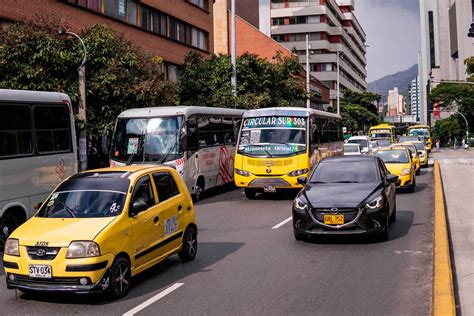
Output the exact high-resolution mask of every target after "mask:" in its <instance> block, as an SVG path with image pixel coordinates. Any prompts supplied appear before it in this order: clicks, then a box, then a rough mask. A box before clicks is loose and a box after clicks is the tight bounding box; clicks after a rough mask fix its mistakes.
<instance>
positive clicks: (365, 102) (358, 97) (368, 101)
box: [344, 90, 381, 115]
mask: <svg viewBox="0 0 474 316" xmlns="http://www.w3.org/2000/svg"><path fill="white" fill-rule="evenodd" d="M380 99H381V96H380V95H379V94H376V93H372V92H357V91H352V90H346V91H345V92H344V100H345V102H347V103H350V104H358V105H360V106H363V107H364V108H366V109H367V110H369V111H370V112H372V113H374V114H375V115H378V109H377V104H378V103H379V102H380Z"/></svg>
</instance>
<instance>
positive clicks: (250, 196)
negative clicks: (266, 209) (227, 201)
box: [244, 188, 257, 200]
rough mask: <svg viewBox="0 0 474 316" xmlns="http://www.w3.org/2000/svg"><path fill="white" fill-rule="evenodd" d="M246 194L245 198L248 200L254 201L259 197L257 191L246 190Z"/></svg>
mask: <svg viewBox="0 0 474 316" xmlns="http://www.w3.org/2000/svg"><path fill="white" fill-rule="evenodd" d="M244 193H245V197H246V198H247V199H249V200H253V199H255V196H256V195H257V190H255V189H249V188H245V189H244Z"/></svg>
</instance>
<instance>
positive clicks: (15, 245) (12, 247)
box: [5, 238, 20, 257]
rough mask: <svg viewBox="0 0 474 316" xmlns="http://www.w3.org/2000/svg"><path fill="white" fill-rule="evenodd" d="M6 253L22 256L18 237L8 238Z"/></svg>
mask: <svg viewBox="0 0 474 316" xmlns="http://www.w3.org/2000/svg"><path fill="white" fill-rule="evenodd" d="M5 254H6V255H9V256H17V257H19V256H20V246H19V242H18V239H14V238H8V239H7V241H6V242H5Z"/></svg>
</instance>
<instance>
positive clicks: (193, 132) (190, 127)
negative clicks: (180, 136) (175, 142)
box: [185, 116, 198, 151]
mask: <svg viewBox="0 0 474 316" xmlns="http://www.w3.org/2000/svg"><path fill="white" fill-rule="evenodd" d="M187 136H188V137H187V138H185V140H187V146H185V147H187V148H186V149H187V150H190V151H196V150H197V149H198V131H197V117H196V116H190V117H189V118H188V120H187Z"/></svg>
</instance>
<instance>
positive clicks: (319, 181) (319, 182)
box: [310, 181, 327, 183]
mask: <svg viewBox="0 0 474 316" xmlns="http://www.w3.org/2000/svg"><path fill="white" fill-rule="evenodd" d="M310 183H327V182H324V181H311V182H310Z"/></svg>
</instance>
